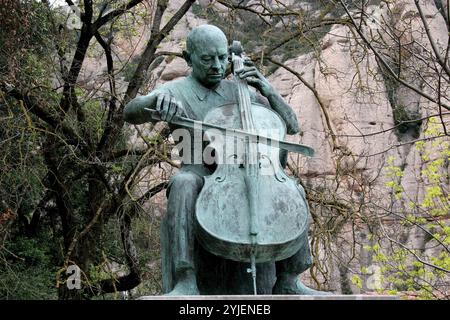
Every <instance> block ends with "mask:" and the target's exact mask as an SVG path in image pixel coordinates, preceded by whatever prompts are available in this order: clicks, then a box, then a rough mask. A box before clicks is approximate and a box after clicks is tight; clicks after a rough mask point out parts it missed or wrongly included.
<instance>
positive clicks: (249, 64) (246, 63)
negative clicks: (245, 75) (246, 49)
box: [244, 58, 255, 66]
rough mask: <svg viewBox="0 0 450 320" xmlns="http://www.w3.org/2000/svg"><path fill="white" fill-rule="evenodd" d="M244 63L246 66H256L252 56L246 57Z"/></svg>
mask: <svg viewBox="0 0 450 320" xmlns="http://www.w3.org/2000/svg"><path fill="white" fill-rule="evenodd" d="M244 65H246V66H254V65H255V64H254V63H253V61H252V60H251V59H250V58H245V59H244Z"/></svg>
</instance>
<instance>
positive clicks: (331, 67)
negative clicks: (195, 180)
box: [144, 0, 449, 293]
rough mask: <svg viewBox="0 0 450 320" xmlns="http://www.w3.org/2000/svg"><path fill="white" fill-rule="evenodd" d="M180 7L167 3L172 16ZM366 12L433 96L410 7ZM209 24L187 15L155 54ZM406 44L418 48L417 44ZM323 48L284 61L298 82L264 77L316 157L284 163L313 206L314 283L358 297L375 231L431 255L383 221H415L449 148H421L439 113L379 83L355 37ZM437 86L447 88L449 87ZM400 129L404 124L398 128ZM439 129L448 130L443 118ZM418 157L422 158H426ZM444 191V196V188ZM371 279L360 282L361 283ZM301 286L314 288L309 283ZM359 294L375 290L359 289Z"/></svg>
mask: <svg viewBox="0 0 450 320" xmlns="http://www.w3.org/2000/svg"><path fill="white" fill-rule="evenodd" d="M180 3H181V2H180V1H170V6H171V9H170V10H169V14H170V12H174V10H175V8H177V7H179V5H180ZM209 4H210V2H209V1H201V3H200V5H202V6H207V5H209ZM220 10H222V12H225V14H226V9H224V8H223V7H221V8H220ZM423 10H424V14H425V17H426V19H427V22H428V25H429V28H430V30H431V33H432V35H433V39H434V40H435V42H436V43H437V45H438V46H439V47H440V48H445V46H446V44H447V38H448V34H447V32H446V30H447V28H446V25H445V20H444V18H443V16H442V15H441V14H440V13H439V12H438V8H437V7H436V4H435V1H425V2H423ZM368 12H369V13H370V14H372V15H373V16H374V17H375V18H377V19H379V20H382V21H383V22H382V23H383V25H385V26H388V27H390V28H391V30H394V31H392V32H394V33H395V32H397V34H396V38H395V37H394V38H393V37H391V36H389V35H388V34H386V33H383V32H384V31H385V30H379V31H380V32H378V33H373V34H372V37H377V38H373V40H374V41H379V40H380V39H381V40H384V42H385V43H389V42H391V43H392V46H391V47H390V46H389V45H387V46H386V48H387V49H383V50H395V48H396V47H399V46H398V45H397V44H398V43H401V44H402V45H403V46H404V48H405V53H404V54H403V55H402V57H404V58H403V59H405V62H404V63H405V64H406V65H408V66H416V68H414V70H415V71H416V72H412V71H410V69H405V71H404V72H406V74H404V75H402V76H403V77H404V78H405V79H408V80H409V82H410V83H413V84H415V85H416V86H417V87H420V88H422V89H423V90H424V91H425V92H430V91H431V90H432V88H427V85H426V83H427V82H428V83H429V84H430V86H431V87H433V86H435V85H436V80H435V79H434V78H433V75H426V74H420V70H425V69H426V68H427V66H426V61H423V60H420V59H419V58H418V55H415V54H414V52H417V51H415V50H418V46H422V48H423V50H428V51H430V52H431V51H432V48H431V46H430V42H429V41H428V39H427V38H426V33H425V31H424V30H423V26H422V25H421V24H420V23H419V17H418V13H417V9H416V7H415V6H414V1H411V0H404V1H403V0H399V1H395V5H394V6H391V7H390V8H389V10H388V8H387V7H386V6H383V4H381V5H373V6H371V7H369V8H368ZM206 22H207V21H206V20H204V19H200V18H198V17H196V16H195V15H194V14H193V13H192V12H189V13H188V14H187V15H186V17H184V18H183V19H182V21H181V23H179V24H178V25H177V27H176V29H175V30H174V32H173V33H172V34H171V35H170V38H169V39H168V41H165V42H164V44H163V45H162V46H161V48H160V50H161V51H174V52H181V50H182V49H183V45H184V41H185V37H186V34H187V32H188V31H189V30H190V29H191V28H192V27H194V26H196V25H199V24H203V23H206ZM366 31H367V30H366ZM400 31H401V32H400ZM145 32H147V31H145ZM367 34H369V33H367ZM374 34H377V35H374ZM424 35H425V36H424ZM144 37H145V36H144ZM412 40H416V43H415V44H414V45H412V44H411V43H412ZM358 41H360V40H358ZM395 41H397V42H395ZM396 43H397V44H396ZM320 46H321V48H320V51H319V53H318V52H310V53H306V54H303V55H301V56H298V57H296V58H293V59H290V60H288V61H285V62H284V64H285V65H286V66H287V67H289V68H290V69H292V70H293V71H294V72H295V74H294V73H292V72H289V71H288V70H286V69H285V68H282V67H280V68H278V69H277V70H276V71H275V72H274V73H273V74H271V75H270V76H269V77H268V78H269V80H270V81H271V83H272V84H273V85H274V86H275V87H276V88H277V89H278V90H279V92H280V94H281V95H282V96H283V97H284V98H285V99H286V101H288V102H289V104H290V105H291V106H292V107H293V108H294V110H295V112H296V114H297V117H298V119H299V121H300V124H301V129H302V134H301V135H297V136H291V137H289V140H291V141H294V142H299V143H304V144H307V145H310V146H312V147H313V148H314V149H315V150H316V155H315V156H314V157H313V158H311V159H307V158H304V157H302V156H297V155H290V157H289V163H290V170H291V173H292V174H294V175H297V176H298V177H299V178H300V179H301V181H302V183H303V184H304V185H305V186H306V187H307V191H308V194H309V197H310V206H311V212H312V215H313V220H314V222H315V223H314V224H313V227H312V236H314V237H313V238H314V239H315V240H313V243H312V247H313V252H314V253H315V255H316V258H317V259H318V261H320V262H319V263H318V265H317V268H316V269H315V271H314V272H315V273H314V275H315V276H316V277H317V276H318V277H319V280H321V279H323V277H321V276H325V278H327V279H328V282H327V283H326V285H325V287H326V288H328V289H330V290H333V291H335V292H345V293H350V292H355V293H356V292H358V291H359V289H358V288H357V287H356V286H354V285H352V284H350V281H349V279H350V277H351V274H353V273H358V272H359V271H360V269H361V267H377V265H376V263H375V262H373V257H372V253H370V252H368V251H367V250H365V249H364V247H365V246H367V245H369V246H370V245H373V244H374V239H373V238H372V237H371V236H370V235H369V234H371V233H374V232H375V231H374V230H373V229H372V228H375V229H379V228H382V227H383V226H386V228H387V229H389V231H386V232H387V234H391V233H392V232H394V233H395V232H397V233H398V234H402V236H403V243H405V244H408V245H411V246H412V247H415V248H422V249H423V251H425V254H426V252H427V250H429V251H430V252H432V249H430V248H428V247H429V246H430V245H427V239H426V237H425V235H424V233H423V232H420V230H417V229H408V230H406V229H401V228H400V229H398V226H399V220H396V219H395V217H393V216H390V215H388V214H387V213H388V212H390V211H395V212H405V210H406V211H408V210H409V211H411V212H413V210H412V209H411V202H414V203H421V202H422V201H423V200H424V197H425V194H426V192H427V191H426V188H427V186H428V185H429V184H430V181H429V180H428V178H427V177H425V176H424V175H423V170H424V168H425V167H426V166H427V164H429V163H430V162H432V161H434V160H436V159H438V158H439V157H441V154H440V153H439V147H440V146H442V144H443V143H444V144H445V143H448V139H445V138H444V139H439V140H438V141H440V142H438V144H436V142H435V141H436V140H427V138H429V137H430V135H436V132H433V133H430V132H431V130H430V127H433V128H435V127H436V123H435V122H436V119H437V118H432V119H434V120H431V121H430V118H427V117H429V116H431V115H435V114H437V113H438V111H439V108H438V106H437V105H436V104H434V103H431V102H429V101H428V100H426V99H425V98H423V97H421V96H419V95H418V94H416V93H414V92H413V91H412V90H410V89H408V88H406V87H404V86H399V85H397V84H393V82H392V81H390V80H389V79H388V78H386V77H384V76H383V75H382V74H383V72H382V70H381V69H380V65H379V64H378V63H377V59H376V57H375V56H374V54H373V53H372V52H370V50H362V48H361V47H360V46H359V45H358V44H357V40H356V39H355V36H354V30H353V31H351V30H350V29H349V28H348V27H347V26H342V25H335V26H333V27H332V28H331V30H330V31H329V32H328V34H326V35H325V36H324V37H323V39H322V40H321V44H320ZM413 46H414V47H413ZM389 48H391V49H389ZM400 50H402V47H401V46H400ZM411 70H412V68H411ZM417 70H419V72H417ZM154 72H155V74H158V75H160V77H159V80H158V83H163V82H166V81H170V80H173V79H175V78H178V77H181V76H185V75H187V74H188V72H189V69H188V67H187V65H186V63H185V62H184V61H183V60H182V59H181V58H178V57H176V58H166V59H165V60H164V61H163V62H162V63H161V64H160V65H159V66H158V67H157V68H156V69H155V70H154ZM440 85H441V86H448V83H445V84H443V83H441V84H440ZM447 103H448V101H447ZM401 116H404V117H405V118H401ZM413 119H422V120H420V121H412V120H413ZM405 120H407V122H406V124H404V123H401V121H405ZM440 121H441V120H439V121H438V122H440ZM442 121H444V122H447V124H448V122H449V117H448V115H447V116H444V117H443V119H442ZM437 126H438V127H439V125H437ZM394 127H395V128H394ZM441 129H442V128H441ZM441 129H439V128H438V129H436V130H438V131H439V130H441ZM433 130H434V129H433ZM416 140H417V141H423V145H420V146H419V147H418V146H417V145H415V144H414V143H411V142H412V141H413V142H414V141H416ZM445 141H447V142H445ZM424 153H427V154H426V156H425V157H424ZM392 167H398V168H401V169H402V170H403V174H401V175H398V176H396V177H395V179H396V180H395V181H396V185H397V186H398V188H400V189H398V190H403V192H402V196H401V197H399V196H396V192H395V190H393V189H392V188H391V187H390V186H391V185H392V184H389V183H390V182H392V180H393V177H392V170H391V169H390V168H392ZM439 170H441V171H440V172H439V173H441V174H443V175H445V174H446V175H447V176H448V174H449V171H448V170H449V169H448V160H447V166H446V167H445V166H443V167H442V168H440V169H439ZM443 187H444V188H446V190H447V191H448V184H447V186H445V185H444V186H443ZM153 201H154V203H153V204H151V205H152V206H155V205H156V207H160V208H164V206H165V203H164V202H165V199H164V197H163V196H158V197H157V198H156V200H153ZM336 208H337V209H336ZM380 219H384V220H383V223H382V224H381V225H380V224H378V223H377V222H379V221H381V220H380ZM430 254H431V253H430ZM318 269H320V272H318ZM371 272H374V271H373V270H372V271H371ZM368 278H369V276H366V279H365V280H368ZM305 279H306V281H307V282H310V283H311V284H312V285H314V283H313V282H312V278H308V275H305ZM362 289H366V290H370V289H373V288H371V287H370V286H369V287H367V286H366V285H364V286H363V288H362Z"/></svg>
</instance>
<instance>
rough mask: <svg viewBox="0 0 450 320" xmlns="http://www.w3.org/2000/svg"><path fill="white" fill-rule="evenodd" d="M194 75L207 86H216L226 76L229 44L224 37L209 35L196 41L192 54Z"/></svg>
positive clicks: (191, 60)
mask: <svg viewBox="0 0 450 320" xmlns="http://www.w3.org/2000/svg"><path fill="white" fill-rule="evenodd" d="M190 62H191V65H192V76H193V77H194V78H195V79H197V80H198V81H199V82H200V83H201V84H203V85H204V86H205V87H207V88H214V87H215V86H217V85H218V84H219V83H220V81H221V80H222V79H223V77H224V76H225V71H226V70H227V66H228V45H227V42H226V39H224V38H222V37H207V38H204V39H201V41H198V42H197V43H195V49H194V51H193V52H192V53H191V54H190Z"/></svg>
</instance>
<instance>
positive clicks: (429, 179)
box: [365, 118, 450, 299]
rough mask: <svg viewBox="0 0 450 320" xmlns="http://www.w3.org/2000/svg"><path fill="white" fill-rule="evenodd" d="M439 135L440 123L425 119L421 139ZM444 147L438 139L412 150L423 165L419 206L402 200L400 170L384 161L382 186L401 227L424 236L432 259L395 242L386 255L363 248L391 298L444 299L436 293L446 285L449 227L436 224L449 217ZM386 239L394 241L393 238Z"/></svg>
mask: <svg viewBox="0 0 450 320" xmlns="http://www.w3.org/2000/svg"><path fill="white" fill-rule="evenodd" d="M440 135H442V126H441V124H440V122H439V121H438V120H437V119H436V118H431V119H429V121H428V122H427V129H426V130H425V131H424V138H428V137H436V136H440ZM449 145H450V144H449V142H448V141H447V140H443V139H441V138H435V140H432V141H431V142H426V141H425V140H423V141H418V142H416V145H415V147H416V149H417V150H418V151H419V152H420V156H421V160H422V163H423V165H422V169H421V179H422V181H423V183H424V185H425V187H424V195H423V197H422V199H421V200H419V201H414V200H413V199H410V198H408V196H407V195H406V194H405V191H404V189H403V186H402V178H403V176H404V168H401V167H398V166H396V165H395V164H394V162H395V158H393V157H390V158H389V159H388V161H387V162H388V166H387V167H386V168H385V172H386V176H387V177H388V178H389V179H390V180H389V181H388V182H387V183H386V186H387V187H388V188H389V189H390V190H391V192H392V194H393V196H394V198H395V200H396V201H397V202H399V203H403V204H404V210H405V211H404V213H403V220H402V226H403V227H404V228H409V229H411V230H419V231H421V232H424V233H425V234H426V236H427V237H428V238H427V240H426V244H427V247H428V246H429V247H430V248H433V250H432V251H431V253H430V252H428V253H426V252H425V251H424V250H418V249H417V248H411V247H409V245H408V244H402V242H401V241H398V240H396V241H394V242H392V241H391V245H390V246H389V247H390V248H391V250H388V248H387V247H386V248H381V246H380V245H379V244H376V245H374V246H368V247H366V248H365V249H366V250H368V251H371V252H373V259H374V261H375V262H377V263H379V264H380V265H382V266H383V267H382V269H381V270H382V273H383V275H384V276H385V278H386V280H387V282H386V283H385V286H386V289H388V290H390V292H392V293H398V292H401V291H414V292H417V293H418V294H419V296H418V297H419V298H421V299H431V298H442V297H444V296H445V294H444V293H443V292H442V291H441V289H442V287H443V286H445V285H448V284H449V283H450V254H449V251H450V226H449V225H447V222H446V221H447V220H444V219H441V218H442V217H448V214H449V212H450V197H449V191H450V190H449V184H448V181H449V176H448V163H449V160H450V147H449ZM391 237H393V238H394V239H395V235H391ZM391 246H393V247H391Z"/></svg>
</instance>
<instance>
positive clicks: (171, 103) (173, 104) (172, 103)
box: [167, 98, 178, 122]
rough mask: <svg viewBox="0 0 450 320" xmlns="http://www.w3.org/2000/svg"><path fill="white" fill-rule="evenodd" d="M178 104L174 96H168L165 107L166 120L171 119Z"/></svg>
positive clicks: (175, 112)
mask: <svg viewBox="0 0 450 320" xmlns="http://www.w3.org/2000/svg"><path fill="white" fill-rule="evenodd" d="M177 110H178V106H177V102H176V100H175V99H174V98H170V100H169V107H168V109H167V121H168V122H170V121H172V119H173V117H174V116H175V115H176V114H177Z"/></svg>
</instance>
